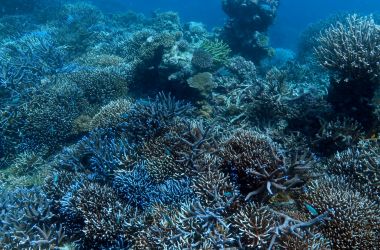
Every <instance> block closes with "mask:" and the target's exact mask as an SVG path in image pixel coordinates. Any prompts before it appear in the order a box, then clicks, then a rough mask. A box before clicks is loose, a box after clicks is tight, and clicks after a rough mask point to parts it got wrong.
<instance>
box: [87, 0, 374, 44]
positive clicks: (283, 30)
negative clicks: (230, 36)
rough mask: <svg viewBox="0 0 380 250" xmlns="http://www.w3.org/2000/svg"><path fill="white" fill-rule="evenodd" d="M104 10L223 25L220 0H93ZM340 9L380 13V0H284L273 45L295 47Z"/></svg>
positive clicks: (272, 33) (273, 35) (210, 25)
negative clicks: (177, 16)
mask: <svg viewBox="0 0 380 250" xmlns="http://www.w3.org/2000/svg"><path fill="white" fill-rule="evenodd" d="M93 2H94V3H96V4H97V5H98V6H100V7H101V8H102V9H103V10H105V11H109V12H114V11H124V10H128V9H130V10H133V11H136V12H143V13H145V14H147V15H149V14H150V13H151V12H152V11H154V10H161V11H169V10H171V11H175V12H178V13H179V14H180V17H181V20H183V21H190V20H191V21H200V22H203V23H204V24H206V25H207V27H208V28H210V29H211V28H212V27H215V26H222V25H223V23H224V20H225V15H224V13H223V11H222V9H221V4H220V2H221V0H93ZM339 12H355V13H359V14H369V13H376V12H377V13H379V12H380V0H282V1H281V5H280V9H279V12H278V17H277V19H276V22H275V24H274V25H273V27H272V28H271V31H270V34H271V43H272V45H273V47H279V48H289V49H295V48H296V47H297V40H298V38H299V34H300V32H302V31H303V30H304V29H305V28H306V27H307V26H308V25H309V24H310V23H314V22H317V21H318V20H321V19H324V18H326V17H328V16H330V15H333V14H336V13H339Z"/></svg>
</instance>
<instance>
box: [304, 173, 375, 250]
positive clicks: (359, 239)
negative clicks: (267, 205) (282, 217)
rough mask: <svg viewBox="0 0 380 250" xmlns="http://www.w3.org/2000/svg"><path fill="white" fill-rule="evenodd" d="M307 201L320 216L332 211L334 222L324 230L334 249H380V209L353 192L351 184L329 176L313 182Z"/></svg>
mask: <svg viewBox="0 0 380 250" xmlns="http://www.w3.org/2000/svg"><path fill="white" fill-rule="evenodd" d="M305 190H306V191H305V193H304V194H303V198H302V199H303V201H305V202H307V203H308V204H311V205H312V206H313V208H314V209H315V210H316V211H317V212H318V213H323V212H324V211H331V220H328V221H326V223H325V225H323V226H322V228H321V230H322V232H323V234H324V235H325V237H326V238H328V239H329V240H330V242H331V245H332V247H333V248H334V249H336V248H337V249H340V248H350V249H363V248H364V249H366V248H368V249H373V248H374V249H376V248H378V247H379V241H378V237H379V230H380V220H379V218H380V217H379V211H380V210H379V206H378V204H375V202H373V201H371V200H370V199H368V198H367V197H366V196H363V195H362V194H361V193H360V192H357V191H353V190H351V189H350V185H347V180H346V179H345V178H341V177H334V176H328V177H323V178H321V179H319V180H315V181H313V182H311V183H310V184H309V185H308V186H307V188H306V189H305Z"/></svg>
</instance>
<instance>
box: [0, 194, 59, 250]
mask: <svg viewBox="0 0 380 250" xmlns="http://www.w3.org/2000/svg"><path fill="white" fill-rule="evenodd" d="M0 208H1V211H2V212H1V214H0V221H1V222H0V229H1V230H0V247H1V248H2V249H42V248H43V249H52V248H54V247H59V246H61V245H62V244H63V241H64V238H65V237H66V235H65V233H64V231H63V228H62V225H58V224H56V218H55V215H54V214H53V213H52V212H51V200H50V199H48V198H47V197H46V195H45V194H44V193H43V192H42V191H41V189H39V188H32V189H15V190H13V191H12V192H10V193H5V194H3V193H2V194H1V196H0Z"/></svg>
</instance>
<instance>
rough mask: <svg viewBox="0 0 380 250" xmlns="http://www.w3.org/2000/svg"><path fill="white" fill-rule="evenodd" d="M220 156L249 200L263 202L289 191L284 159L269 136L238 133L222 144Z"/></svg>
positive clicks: (226, 168) (246, 132)
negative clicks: (281, 191) (276, 194)
mask: <svg viewBox="0 0 380 250" xmlns="http://www.w3.org/2000/svg"><path fill="white" fill-rule="evenodd" d="M220 156H221V157H222V159H223V163H222V164H223V168H224V169H225V171H227V172H228V173H230V175H231V176H232V178H233V180H234V181H236V182H237V183H238V184H239V187H240V191H241V192H242V194H244V195H246V200H249V199H250V198H254V199H263V198H265V197H266V196H267V195H273V194H274V193H275V192H277V190H286V189H287V186H286V185H287V179H288V178H289V176H288V174H287V166H285V162H284V156H283V155H282V153H281V151H280V150H279V148H278V146H277V145H276V144H274V143H273V142H272V141H271V139H270V138H269V137H267V136H265V135H260V134H259V133H257V132H253V131H249V130H238V131H236V132H235V133H234V134H233V135H231V136H230V137H229V138H228V139H226V140H225V141H224V142H223V143H222V149H221V151H220ZM262 196H263V197H262Z"/></svg>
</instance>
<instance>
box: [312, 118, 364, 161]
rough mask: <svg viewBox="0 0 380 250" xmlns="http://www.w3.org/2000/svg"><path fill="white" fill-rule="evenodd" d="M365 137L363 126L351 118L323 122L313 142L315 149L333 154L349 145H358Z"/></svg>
mask: <svg viewBox="0 0 380 250" xmlns="http://www.w3.org/2000/svg"><path fill="white" fill-rule="evenodd" d="M362 138H364V131H363V128H362V126H361V125H360V124H359V123H358V122H357V121H355V120H353V119H350V118H342V119H339V118H338V119H337V120H335V121H330V122H322V126H321V129H320V131H319V132H318V133H317V134H316V139H315V141H314V142H313V144H314V149H316V150H318V151H319V152H321V153H322V154H324V155H331V154H334V153H335V152H337V151H342V150H344V149H346V148H348V147H351V146H354V145H356V144H357V143H358V142H359V140H360V139H362Z"/></svg>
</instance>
